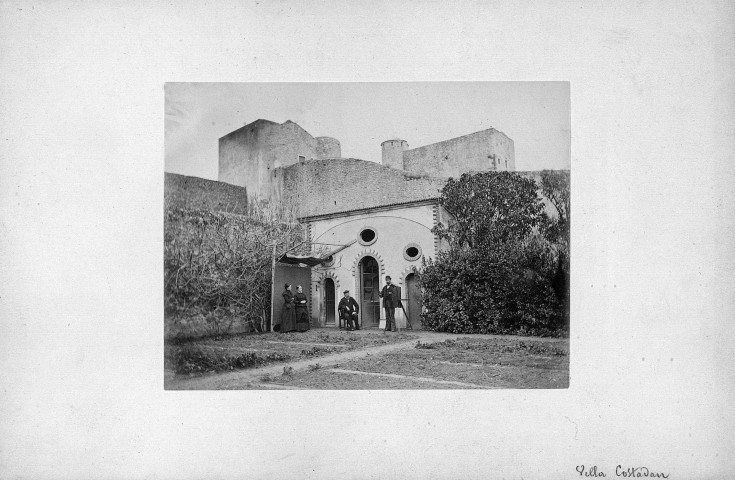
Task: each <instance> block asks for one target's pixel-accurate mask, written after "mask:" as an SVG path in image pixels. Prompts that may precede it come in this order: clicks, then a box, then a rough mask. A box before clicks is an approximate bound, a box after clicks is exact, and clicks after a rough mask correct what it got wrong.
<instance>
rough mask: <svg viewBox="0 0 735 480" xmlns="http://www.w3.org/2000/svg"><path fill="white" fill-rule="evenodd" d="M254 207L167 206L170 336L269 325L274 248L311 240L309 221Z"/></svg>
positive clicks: (166, 281) (166, 292)
mask: <svg viewBox="0 0 735 480" xmlns="http://www.w3.org/2000/svg"><path fill="white" fill-rule="evenodd" d="M279 215H280V214H279V213H278V212H275V213H274V212H268V211H267V210H265V207H263V206H261V207H257V206H250V207H249V210H248V213H247V214H246V215H235V214H227V213H222V212H211V211H207V210H195V209H187V208H178V207H167V208H166V210H165V217H164V295H165V297H164V302H165V305H164V307H165V315H166V320H167V325H166V336H167V337H169V338H170V337H172V336H197V335H217V334H222V333H228V332H232V331H233V328H234V327H238V329H239V331H253V330H256V331H262V330H263V327H264V325H265V322H266V319H267V318H269V317H270V298H271V255H272V248H273V241H276V242H277V250H278V251H279V252H281V251H284V250H285V249H287V248H289V247H291V246H293V245H296V244H297V243H299V242H301V241H302V240H303V235H304V230H303V227H302V226H301V225H300V224H298V223H297V222H295V221H293V220H288V217H286V216H279Z"/></svg>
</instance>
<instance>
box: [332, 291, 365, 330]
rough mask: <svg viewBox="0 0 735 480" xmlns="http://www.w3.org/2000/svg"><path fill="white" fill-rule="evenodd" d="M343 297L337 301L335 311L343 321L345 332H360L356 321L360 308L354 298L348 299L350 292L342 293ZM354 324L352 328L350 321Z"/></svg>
mask: <svg viewBox="0 0 735 480" xmlns="http://www.w3.org/2000/svg"><path fill="white" fill-rule="evenodd" d="M344 294H345V296H344V297H342V299H341V300H340V301H339V306H338V307H337V310H338V311H339V318H341V319H344V321H345V329H346V330H360V325H359V324H358V321H357V316H358V315H357V314H358V312H359V311H360V307H359V306H358V305H357V302H356V301H355V299H354V298H352V297H350V291H349V290H345V291H344ZM353 320H354V322H355V324H354V326H353V324H352V321H353Z"/></svg>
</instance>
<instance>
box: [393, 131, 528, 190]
mask: <svg viewBox="0 0 735 480" xmlns="http://www.w3.org/2000/svg"><path fill="white" fill-rule="evenodd" d="M402 168H403V169H404V170H406V171H407V172H410V173H417V174H420V175H429V176H432V177H441V178H449V177H454V178H458V177H459V176H461V175H462V174H463V173H466V172H485V171H489V170H493V171H502V170H510V171H514V170H515V150H514V146H513V140H511V139H510V138H508V136H507V135H505V134H504V133H503V132H499V131H497V130H495V129H494V128H490V129H487V130H483V131H481V132H475V133H471V134H469V135H463V136H461V137H457V138H452V139H451V140H445V141H443V142H438V143H432V144H430V145H425V146H423V147H418V148H414V149H412V150H405V151H403V166H402Z"/></svg>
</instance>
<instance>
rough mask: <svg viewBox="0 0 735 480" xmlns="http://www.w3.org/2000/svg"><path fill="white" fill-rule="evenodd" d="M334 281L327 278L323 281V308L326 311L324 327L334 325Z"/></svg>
mask: <svg viewBox="0 0 735 480" xmlns="http://www.w3.org/2000/svg"><path fill="white" fill-rule="evenodd" d="M335 298H336V295H335V292H334V280H332V279H331V278H327V279H326V280H324V308H325V309H326V313H327V317H326V325H334V319H335V313H334V311H335V301H334V299H335Z"/></svg>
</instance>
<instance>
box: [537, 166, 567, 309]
mask: <svg viewBox="0 0 735 480" xmlns="http://www.w3.org/2000/svg"><path fill="white" fill-rule="evenodd" d="M541 192H542V193H543V195H544V196H545V197H546V198H547V199H549V202H550V203H551V204H552V205H553V206H554V208H555V209H556V213H557V215H556V216H555V217H548V218H547V220H546V222H545V225H544V227H543V229H542V230H543V232H544V236H545V237H546V239H547V240H548V241H549V242H550V243H551V244H552V246H553V249H554V253H555V255H556V268H555V269H554V274H553V277H552V278H551V285H552V287H553V289H554V292H555V294H556V296H557V298H558V300H559V302H560V303H561V304H562V308H563V309H564V311H565V312H566V316H567V317H568V315H569V278H570V274H569V232H570V228H569V227H570V212H571V210H570V176H569V171H566V170H544V171H542V172H541Z"/></svg>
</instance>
